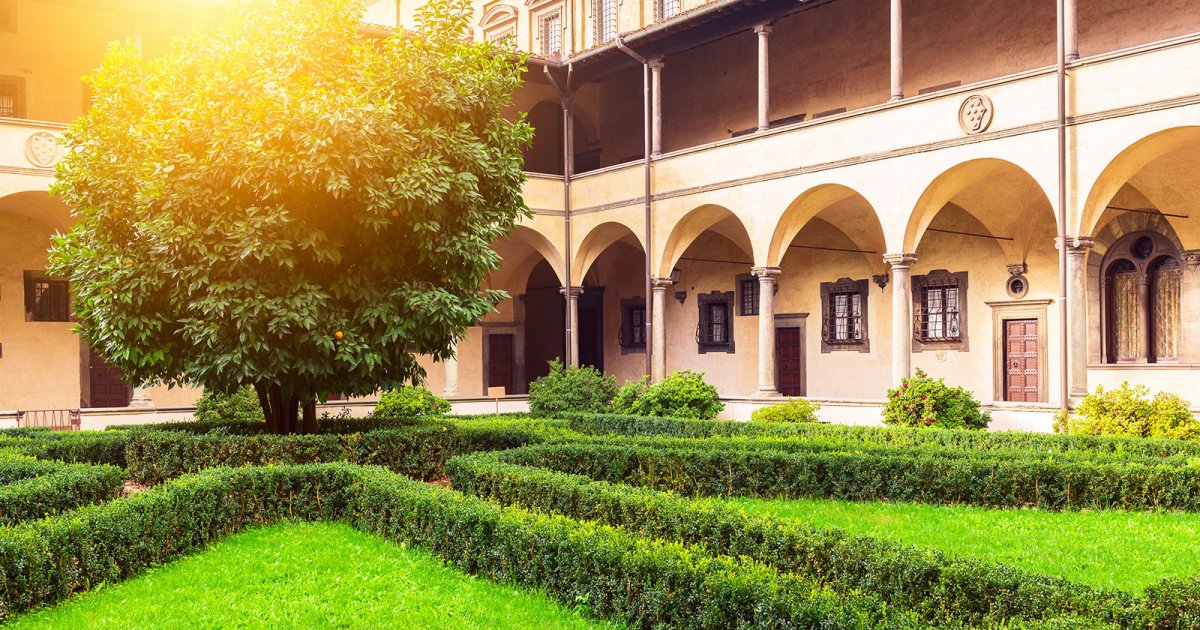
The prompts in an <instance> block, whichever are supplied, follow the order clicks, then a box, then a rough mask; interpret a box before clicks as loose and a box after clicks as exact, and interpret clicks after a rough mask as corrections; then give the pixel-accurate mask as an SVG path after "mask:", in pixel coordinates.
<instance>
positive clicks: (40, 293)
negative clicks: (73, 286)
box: [25, 271, 71, 322]
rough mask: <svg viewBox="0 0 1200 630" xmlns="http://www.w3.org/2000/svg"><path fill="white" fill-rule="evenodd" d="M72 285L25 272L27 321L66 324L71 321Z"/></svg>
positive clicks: (58, 279)
mask: <svg viewBox="0 0 1200 630" xmlns="http://www.w3.org/2000/svg"><path fill="white" fill-rule="evenodd" d="M70 295H71V292H70V284H69V283H68V282H67V281H66V280H64V279H61V278H48V277H46V276H44V275H42V274H40V273H38V272H35V271H26V272H25V321H31V322H66V321H70V319H71V298H70Z"/></svg>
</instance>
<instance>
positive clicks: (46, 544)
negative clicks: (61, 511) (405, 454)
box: [0, 464, 922, 628]
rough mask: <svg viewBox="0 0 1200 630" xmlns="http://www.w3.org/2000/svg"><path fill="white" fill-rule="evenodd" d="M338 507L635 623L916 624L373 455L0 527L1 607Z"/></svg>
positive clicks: (863, 603) (468, 562)
mask: <svg viewBox="0 0 1200 630" xmlns="http://www.w3.org/2000/svg"><path fill="white" fill-rule="evenodd" d="M285 519H330V520H345V521H348V522H350V523H352V524H354V525H355V526H357V527H359V528H360V529H363V530H365V531H370V532H374V533H377V534H379V535H382V536H384V537H386V538H388V539H390V540H394V541H398V542H403V543H406V544H412V545H417V546H420V547H423V548H425V549H428V550H430V551H432V552H434V553H436V554H438V555H440V556H441V557H443V558H445V559H446V560H448V561H450V562H452V563H454V564H455V565H457V566H458V567H460V568H462V569H463V570H466V571H468V572H471V573H475V574H477V575H482V576H485V577H489V578H494V579H502V580H510V581H513V582H516V583H518V584H520V585H522V586H529V587H536V588H541V589H544V590H545V591H546V592H547V593H549V594H550V595H552V596H554V597H556V598H558V599H559V600H561V601H564V602H566V603H568V604H578V603H586V604H587V605H588V607H589V608H590V609H591V610H592V611H593V612H594V613H596V614H599V615H603V616H608V617H613V618H616V619H619V620H621V621H624V622H625V623H627V624H629V625H630V626H631V627H635V628H651V627H653V628H729V627H763V628H767V627H827V628H918V627H922V626H921V622H920V621H919V620H918V619H917V618H916V617H915V615H913V614H911V613H907V612H905V611H903V610H900V609H897V608H895V607H889V606H886V605H884V604H882V603H881V602H880V601H878V600H877V599H875V598H872V597H868V596H855V595H846V594H835V593H833V592H830V591H828V590H826V589H822V588H819V587H817V586H815V585H814V584H813V583H811V582H810V581H807V580H804V579H802V578H800V577H797V576H792V575H786V574H780V573H779V572H777V571H775V570H773V569H771V568H770V567H767V566H765V565H762V564H760V563H757V562H754V561H751V560H746V559H736V560H735V559H731V558H728V557H721V556H717V557H713V556H708V555H706V554H704V553H703V552H702V551H701V550H699V549H695V548H689V547H685V546H682V545H678V544H672V543H665V542H661V541H654V540H646V539H642V538H638V537H636V536H633V535H631V534H629V533H627V532H623V531H620V530H617V529H612V528H608V527H604V526H599V525H594V524H590V523H581V522H579V521H575V520H572V519H569V518H565V517H562V516H546V515H539V514H533V513H529V512H526V511H523V510H519V509H505V508H501V507H499V506H497V505H495V504H493V503H489V502H487V501H483V500H480V499H477V498H474V497H465V496H463V495H461V494H458V493H456V492H451V491H447V490H442V489H440V488H436V487H433V486H429V485H426V484H421V483H419V482H415V481H412V480H408V479H406V478H403V477H400V476H397V475H394V474H392V473H389V472H387V471H384V470H382V469H379V468H363V467H354V466H350V465H346V464H334V465H319V466H302V467H290V466H280V467H266V468H236V469H234V468H217V469H212V470H207V471H204V472H203V473H200V474H198V475H194V476H189V477H185V478H182V479H179V480H176V481H174V482H171V483H168V484H164V485H162V486H159V487H157V488H155V489H152V490H149V491H146V492H143V493H141V494H138V495H135V496H132V497H128V498H126V499H123V500H120V501H114V502H112V503H109V504H106V505H102V506H95V507H91V508H85V509H83V510H80V511H78V512H76V513H73V514H71V515H69V516H63V517H57V518H52V519H47V520H43V521H38V522H34V523H27V524H24V525H20V526H16V527H11V528H4V529H0V570H2V571H3V574H2V575H0V580H2V581H3V584H2V585H0V586H2V587H0V612H2V613H3V614H4V615H11V614H13V613H15V612H19V611H22V610H26V609H28V608H31V607H34V606H38V605H42V604H47V603H52V602H56V601H60V600H62V599H64V598H65V597H67V596H69V595H70V594H72V593H74V592H78V591H83V590H87V589H89V588H91V587H93V586H95V585H97V584H100V583H104V582H116V581H119V580H123V579H126V578H128V577H130V576H132V575H134V574H136V573H138V572H141V571H143V570H145V569H146V568H148V567H150V566H153V565H154V564H157V563H162V562H166V561H169V560H171V559H173V558H177V557H179V556H180V555H182V554H184V553H187V552H189V551H192V550H195V549H198V548H201V547H203V546H205V545H207V544H209V543H211V542H213V541H214V540H215V539H217V538H220V537H221V536H224V535H227V534H231V533H233V532H236V531H239V530H241V529H243V528H245V527H247V526H252V525H260V524H267V523H272V522H276V521H279V520H285Z"/></svg>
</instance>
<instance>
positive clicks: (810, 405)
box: [750, 398, 821, 422]
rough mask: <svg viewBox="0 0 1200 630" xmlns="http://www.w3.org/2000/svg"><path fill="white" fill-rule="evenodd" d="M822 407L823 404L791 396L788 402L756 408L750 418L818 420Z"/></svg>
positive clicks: (763, 419) (761, 420) (786, 420)
mask: <svg viewBox="0 0 1200 630" xmlns="http://www.w3.org/2000/svg"><path fill="white" fill-rule="evenodd" d="M820 408H821V405H818V404H816V403H814V402H810V401H808V400H805V399H803V398H789V399H788V401H787V402H781V403H776V404H774V405H770V406H767V407H759V408H758V409H755V410H754V412H753V413H751V414H750V420H751V421H753V422H816V421H817V411H818V410H819V409H820Z"/></svg>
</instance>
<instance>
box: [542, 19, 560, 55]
mask: <svg viewBox="0 0 1200 630" xmlns="http://www.w3.org/2000/svg"><path fill="white" fill-rule="evenodd" d="M541 36H542V55H543V56H545V57H549V56H551V55H557V54H559V53H561V52H562V13H560V12H558V11H555V12H553V13H549V14H547V15H544V16H542V19H541Z"/></svg>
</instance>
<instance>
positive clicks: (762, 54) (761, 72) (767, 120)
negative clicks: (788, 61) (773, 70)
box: [754, 24, 771, 131]
mask: <svg viewBox="0 0 1200 630" xmlns="http://www.w3.org/2000/svg"><path fill="white" fill-rule="evenodd" d="M754 32H755V34H757V35H758V130H759V131H766V130H767V128H769V127H770V126H771V81H770V77H769V70H770V62H769V60H768V58H767V36H768V35H770V34H771V25H770V24H759V25H758V26H755V27H754Z"/></svg>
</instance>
